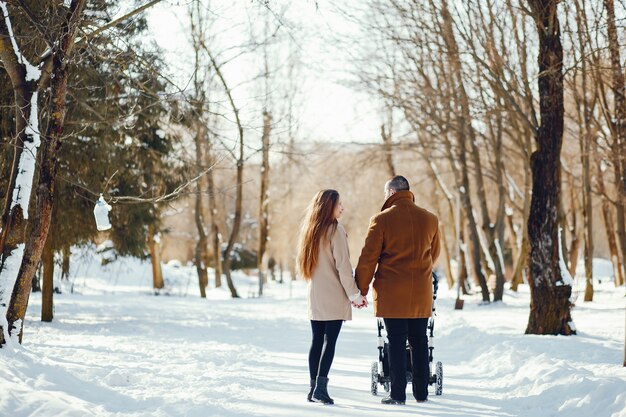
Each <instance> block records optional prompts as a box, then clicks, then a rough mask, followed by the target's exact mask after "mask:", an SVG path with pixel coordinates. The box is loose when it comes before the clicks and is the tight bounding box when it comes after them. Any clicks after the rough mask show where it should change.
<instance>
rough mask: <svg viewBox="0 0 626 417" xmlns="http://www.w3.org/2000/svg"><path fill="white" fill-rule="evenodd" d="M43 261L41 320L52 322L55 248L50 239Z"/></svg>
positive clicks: (44, 249)
mask: <svg viewBox="0 0 626 417" xmlns="http://www.w3.org/2000/svg"><path fill="white" fill-rule="evenodd" d="M41 262H42V264H43V280H42V283H41V321H45V322H51V321H52V319H53V317H54V303H53V297H54V250H53V249H52V243H51V242H50V240H47V241H46V244H45V245H44V248H43V253H42V257H41Z"/></svg>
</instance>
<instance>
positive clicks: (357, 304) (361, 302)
mask: <svg viewBox="0 0 626 417" xmlns="http://www.w3.org/2000/svg"><path fill="white" fill-rule="evenodd" d="M367 306H368V302H367V298H365V297H363V296H362V295H359V298H357V299H356V300H354V301H353V302H352V307H354V308H358V309H361V308H363V307H367Z"/></svg>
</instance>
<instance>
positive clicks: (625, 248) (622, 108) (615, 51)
mask: <svg viewBox="0 0 626 417" xmlns="http://www.w3.org/2000/svg"><path fill="white" fill-rule="evenodd" d="M604 7H605V9H606V11H607V32H608V40H609V52H610V54H611V70H612V75H613V77H612V78H613V80H612V81H613V85H612V90H613V95H614V105H615V114H614V115H613V119H614V123H612V126H611V127H612V131H611V133H612V134H613V143H612V146H611V148H612V153H613V165H614V167H613V168H614V172H615V187H616V188H617V194H618V198H617V205H616V209H617V210H616V213H617V235H618V237H619V243H620V249H621V252H622V261H623V262H626V218H625V217H626V213H625V210H626V207H625V206H626V96H625V95H624V92H625V90H626V85H625V82H624V72H623V70H622V64H621V62H622V60H621V57H620V45H619V41H618V36H617V28H616V23H615V7H614V4H613V0H604Z"/></svg>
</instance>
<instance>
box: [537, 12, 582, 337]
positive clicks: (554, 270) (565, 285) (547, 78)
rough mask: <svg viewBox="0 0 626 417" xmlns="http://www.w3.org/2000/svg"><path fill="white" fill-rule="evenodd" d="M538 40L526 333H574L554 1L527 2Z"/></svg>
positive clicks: (560, 58) (560, 61)
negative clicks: (562, 213)
mask: <svg viewBox="0 0 626 417" xmlns="http://www.w3.org/2000/svg"><path fill="white" fill-rule="evenodd" d="M527 3H528V6H529V7H530V13H531V16H532V18H533V19H534V22H535V26H536V29H537V34H538V38H539V53H538V64H539V74H538V81H537V82H538V90H539V113H540V117H541V121H540V125H539V128H538V129H537V130H536V132H535V142H536V145H537V149H536V150H535V151H534V152H533V153H532V156H531V169H532V173H533V193H532V201H531V208H530V216H529V218H528V238H529V243H530V254H529V271H530V275H529V279H528V281H529V285H530V294H531V302H530V316H529V319H528V326H527V328H526V333H533V334H564V335H571V334H575V333H576V330H575V327H574V326H573V323H572V317H571V307H572V303H571V301H570V297H571V294H572V283H573V280H572V278H571V276H569V272H568V271H567V268H566V266H565V262H564V261H563V257H562V253H561V248H560V244H559V241H560V236H559V235H560V232H559V222H558V220H559V204H560V199H561V162H560V155H561V146H562V142H563V125H564V104H563V46H562V44H561V28H560V25H559V18H558V10H557V9H558V7H557V6H558V3H559V2H558V1H557V0H527Z"/></svg>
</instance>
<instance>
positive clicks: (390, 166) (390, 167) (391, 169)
mask: <svg viewBox="0 0 626 417" xmlns="http://www.w3.org/2000/svg"><path fill="white" fill-rule="evenodd" d="M390 112H391V110H390ZM390 119H391V117H390ZM380 137H381V139H382V140H383V153H384V155H385V166H386V167H387V174H388V175H389V178H392V177H394V176H395V175H396V167H395V165H394V163H393V143H392V138H391V121H390V122H389V129H388V130H387V129H385V124H384V123H383V124H382V125H380Z"/></svg>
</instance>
